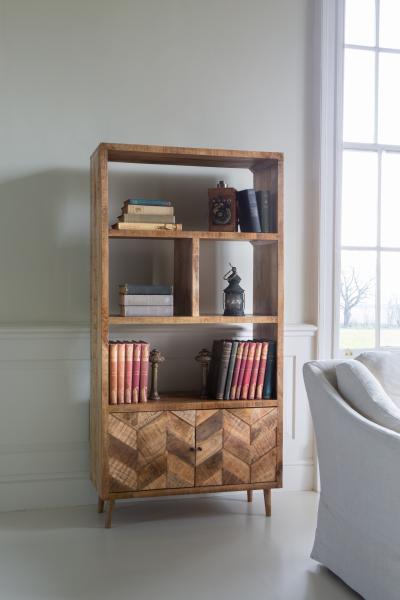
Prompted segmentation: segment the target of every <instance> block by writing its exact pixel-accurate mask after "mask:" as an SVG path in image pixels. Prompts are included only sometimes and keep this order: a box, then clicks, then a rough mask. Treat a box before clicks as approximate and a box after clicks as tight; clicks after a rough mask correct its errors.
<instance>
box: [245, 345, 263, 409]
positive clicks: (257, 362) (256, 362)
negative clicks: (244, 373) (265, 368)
mask: <svg viewBox="0 0 400 600" xmlns="http://www.w3.org/2000/svg"><path fill="white" fill-rule="evenodd" d="M261 348H262V342H256V350H255V352H254V360H253V368H252V370H251V377H250V386H249V393H248V398H249V400H254V398H255V397H256V385H257V375H258V369H259V367H260V357H261Z"/></svg>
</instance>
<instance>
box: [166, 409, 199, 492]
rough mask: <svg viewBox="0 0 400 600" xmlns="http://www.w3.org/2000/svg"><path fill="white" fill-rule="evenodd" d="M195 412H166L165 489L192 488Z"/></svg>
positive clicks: (194, 452)
mask: <svg viewBox="0 0 400 600" xmlns="http://www.w3.org/2000/svg"><path fill="white" fill-rule="evenodd" d="M195 420H196V411H194V410H176V411H170V412H168V428H167V487H168V488H186V487H193V486H194V471H195V456H196V451H195Z"/></svg>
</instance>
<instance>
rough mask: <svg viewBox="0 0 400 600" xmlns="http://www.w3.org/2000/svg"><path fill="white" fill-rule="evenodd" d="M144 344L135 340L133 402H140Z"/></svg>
mask: <svg viewBox="0 0 400 600" xmlns="http://www.w3.org/2000/svg"><path fill="white" fill-rule="evenodd" d="M141 350H142V346H141V344H139V343H137V342H134V344H133V361H132V402H134V403H135V404H136V403H137V402H139V385H140V356H141Z"/></svg>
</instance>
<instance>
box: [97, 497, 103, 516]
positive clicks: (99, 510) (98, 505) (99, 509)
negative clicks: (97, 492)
mask: <svg viewBox="0 0 400 600" xmlns="http://www.w3.org/2000/svg"><path fill="white" fill-rule="evenodd" d="M97 512H98V513H102V512H104V500H102V499H101V498H100V497H99V499H98V501H97Z"/></svg>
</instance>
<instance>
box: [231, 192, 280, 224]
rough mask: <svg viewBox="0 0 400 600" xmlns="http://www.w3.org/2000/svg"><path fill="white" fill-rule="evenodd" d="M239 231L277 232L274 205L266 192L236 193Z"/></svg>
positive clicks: (271, 197)
mask: <svg viewBox="0 0 400 600" xmlns="http://www.w3.org/2000/svg"><path fill="white" fill-rule="evenodd" d="M237 205H238V214H239V225H240V231H245V232H254V233H274V232H276V231H277V224H276V203H275V201H274V198H273V196H272V194H271V193H270V192H268V191H264V190H262V191H257V192H256V191H255V190H253V189H250V190H242V191H241V192H238V193H237Z"/></svg>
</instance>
